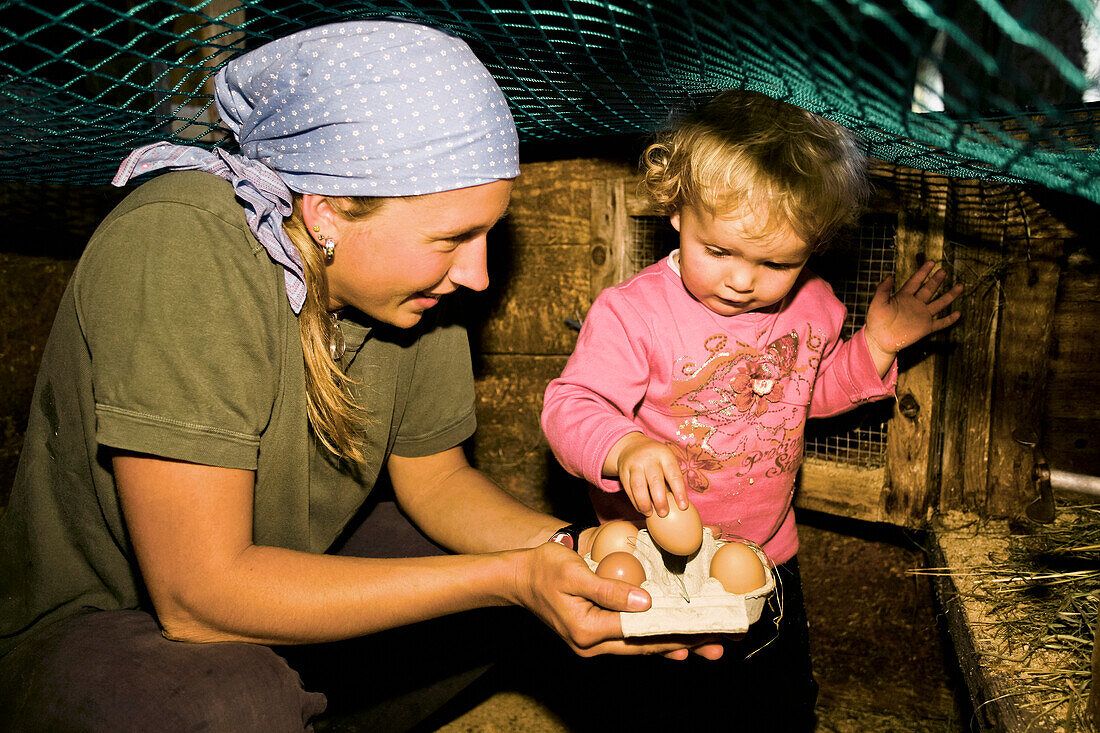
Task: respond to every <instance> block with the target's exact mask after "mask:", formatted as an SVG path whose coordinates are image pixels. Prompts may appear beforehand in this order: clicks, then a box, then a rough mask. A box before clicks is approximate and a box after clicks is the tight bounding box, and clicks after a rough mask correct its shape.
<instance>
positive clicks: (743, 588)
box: [710, 542, 768, 593]
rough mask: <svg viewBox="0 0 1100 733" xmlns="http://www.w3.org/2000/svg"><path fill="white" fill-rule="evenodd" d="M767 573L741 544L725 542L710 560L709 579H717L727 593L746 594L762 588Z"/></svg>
mask: <svg viewBox="0 0 1100 733" xmlns="http://www.w3.org/2000/svg"><path fill="white" fill-rule="evenodd" d="M767 572H768V571H767V570H766V569H765V568H764V565H763V564H762V563H761V562H760V558H759V557H758V556H757V554H756V553H755V552H753V550H752V548H751V547H749V546H748V545H746V544H744V543H742V542H727V543H726V544H724V545H722V546H721V547H719V548H718V551H717V552H715V553H714V557H712V558H711V560H710V577H712V578H717V579H718V582H719V583H721V584H722V587H723V588H725V589H726V591H727V592H729V593H748V592H749V591H754V590H756V589H757V588H762V587H763V586H764V584H765V582H766V581H767V575H766V573H767Z"/></svg>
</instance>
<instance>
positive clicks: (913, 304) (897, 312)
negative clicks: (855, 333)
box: [864, 262, 963, 375]
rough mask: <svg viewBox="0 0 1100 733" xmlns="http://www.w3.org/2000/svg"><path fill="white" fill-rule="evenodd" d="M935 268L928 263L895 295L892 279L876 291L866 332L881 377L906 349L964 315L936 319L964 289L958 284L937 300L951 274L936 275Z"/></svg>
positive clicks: (868, 310)
mask: <svg viewBox="0 0 1100 733" xmlns="http://www.w3.org/2000/svg"><path fill="white" fill-rule="evenodd" d="M934 267H935V263H934V262H925V263H924V264H923V265H921V267H920V269H918V270H917V271H916V272H914V273H913V275H912V276H911V277H910V278H909V279H908V280H906V281H905V284H904V285H902V286H901V289H900V290H898V292H896V293H894V294H892V295H891V290H892V289H893V286H894V279H893V278H892V277H888V278H886V279H885V280H883V281H882V283H881V284H879V286H878V289H877V290H876V291H875V295H874V297H873V298H872V299H871V305H870V307H869V308H868V309H867V325H866V327H865V329H864V333H865V335H866V337H867V346H868V348H869V349H870V351H871V356H872V358H873V359H874V361H875V365H876V366H878V367H879V374H880V375H885V374H886V372H887V370H889V368H890V364H892V363H893V361H894V357H896V356H897V353H898V352H899V351H901V350H902V349H904V348H905V347H906V346H910V345H912V344H914V343H916V342H917V341H920V340H921V339H922V338H924V337H925V336H927V335H928V334H930V333H934V332H936V331H939V330H941V329H944V328H947V327H948V326H950V325H952V324H953V323H955V322H956V321H957V320H959V316H960V315H961V314H960V313H959V312H957V311H956V312H954V313H950V314H948V315H947V316H944V317H943V318H937V317H936V314H938V313H940V312H941V311H943V310H944V309H945V308H947V307H948V306H949V305H951V303H953V302H954V301H955V298H957V297H959V294H960V293H962V291H963V288H962V286H961V285H956V286H955V287H953V288H951V289H950V290H948V291H947V292H945V293H943V294H942V295H940V296H939V297H937V293H938V291H939V289H940V286H941V285H943V281H944V279H945V278H946V277H947V271H946V270H943V269H940V270H937V271H936V272H935V273H934V274H933V273H932V269H933V268H934Z"/></svg>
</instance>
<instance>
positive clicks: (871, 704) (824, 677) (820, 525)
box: [799, 513, 977, 733]
mask: <svg viewBox="0 0 1100 733" xmlns="http://www.w3.org/2000/svg"><path fill="white" fill-rule="evenodd" d="M801 519H802V521H801V523H800V526H799V534H800V537H801V543H802V546H801V550H800V551H799V563H800V564H801V565H802V580H803V586H804V590H805V594H806V606H807V611H808V614H809V618H810V637H811V643H812V645H813V653H814V668H815V671H816V674H817V677H818V682H819V684H820V685H821V697H820V701H819V710H818V713H819V721H820V722H819V725H818V730H819V731H829V732H832V731H836V732H837V733H849V732H851V733H857V732H859V733H862V732H863V731H897V732H898V733H902V732H911V733H925V732H928V733H931V732H933V731H936V732H944V733H955V732H961V731H970V730H971V729H972V727H971V726H972V725H973V724H972V721H971V712H970V706H969V701H968V699H967V694H966V686H965V683H964V682H963V680H962V679H961V678H960V673H959V672H958V667H957V662H956V659H955V656H954V651H953V649H952V648H951V645H950V640H949V639H948V637H947V632H946V629H945V628H943V625H942V624H941V619H940V612H939V607H938V605H937V602H936V600H935V594H934V592H933V590H932V584H931V581H930V579H929V578H928V577H927V576H922V575H916V574H913V573H911V572H909V571H911V570H914V569H916V568H921V567H925V566H926V561H925V555H924V550H923V547H922V544H921V542H922V539H923V538H922V537H921V536H920V535H919V534H918V533H910V532H902V531H900V530H896V529H894V528H890V527H885V526H878V525H867V524H865V523H855V522H845V521H839V520H836V519H835V518H830V517H825V516H814V515H808V514H806V513H803V514H802V515H801ZM973 729H974V730H977V729H976V728H973Z"/></svg>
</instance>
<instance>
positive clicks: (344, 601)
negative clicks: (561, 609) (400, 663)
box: [155, 545, 517, 644]
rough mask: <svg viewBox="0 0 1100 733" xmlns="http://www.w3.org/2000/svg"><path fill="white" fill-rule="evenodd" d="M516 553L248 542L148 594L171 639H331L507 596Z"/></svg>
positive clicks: (509, 596)
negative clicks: (411, 552)
mask: <svg viewBox="0 0 1100 733" xmlns="http://www.w3.org/2000/svg"><path fill="white" fill-rule="evenodd" d="M516 555H517V553H495V554H488V555H466V556H447V557H428V558H409V559H373V558H358V557H344V556H336V555H317V554H312V553H307V552H300V551H295V550H287V549H284V548H279V547H265V546H259V545H252V546H250V547H247V548H245V550H244V551H243V552H241V553H239V555H237V556H236V557H234V558H232V559H231V560H230V561H229V562H227V563H224V564H220V565H217V566H211V567H207V568H204V569H203V572H202V574H203V575H204V576H205V580H204V581H203V582H192V583H189V584H180V585H178V586H176V588H175V590H173V591H171V594H170V597H165V596H164V594H161V596H162V597H160V598H158V599H155V600H156V602H157V603H156V605H157V611H158V616H159V618H160V621H161V624H162V626H163V628H164V631H165V635H166V636H168V637H169V638H172V639H177V640H181V641H202V642H209V641H246V642H257V643H268V644H304V643H313V642H324V641H334V640H338V639H346V638H350V637H355V636H361V635H363V634H368V633H372V632H376V631H381V630H384V629H389V628H394V627H397V626H402V625H405V624H410V623H415V622H417V621H423V620H425V619H429V618H434V617H437V616H442V615H445V614H449V613H455V612H459V611H464V610H469V609H472V608H478V607H483V606H494V605H504V604H507V603H511V602H514V598H513V595H514V591H513V589H512V588H511V587H510V584H511V583H512V582H513V581H514V577H515V573H516V568H515V565H516V560H517V558H516Z"/></svg>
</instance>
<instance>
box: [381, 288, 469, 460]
mask: <svg viewBox="0 0 1100 733" xmlns="http://www.w3.org/2000/svg"><path fill="white" fill-rule="evenodd" d="M450 307H451V304H449V303H447V301H444V302H443V303H441V304H440V305H438V306H436V309H433V310H435V311H436V312H434V313H433V312H431V311H429V314H430V315H428V316H426V320H427V321H428V322H426V323H425V329H424V332H423V334H422V335H421V336H420V338H419V341H418V344H417V348H416V359H415V362H414V364H413V375H412V380H411V382H410V386H409V393H408V399H407V401H406V403H405V409H404V412H403V414H402V415H401V416H400V424H399V425H398V427H397V437H396V439H395V441H394V444H393V451H392V452H393V453H395V454H397V455H399V456H404V457H406V458H417V457H420V456H430V455H433V454H435V453H441V452H443V451H445V450H449V449H451V448H454V447H455V446H457V445H459V444H460V443H462V441H464V440H466V439H467V438H469V437H470V436H471V435H473V434H474V430H476V428H477V416H476V413H475V410H474V372H473V364H472V362H471V359H470V341H469V337H468V336H467V335H466V329H465V328H464V327H463V326H462V325H460V324H459V323H456V322H454V321H453V320H452V319H451V318H450Z"/></svg>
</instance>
